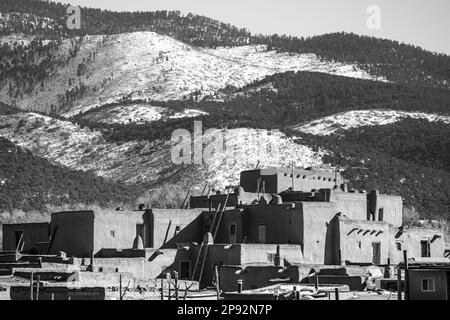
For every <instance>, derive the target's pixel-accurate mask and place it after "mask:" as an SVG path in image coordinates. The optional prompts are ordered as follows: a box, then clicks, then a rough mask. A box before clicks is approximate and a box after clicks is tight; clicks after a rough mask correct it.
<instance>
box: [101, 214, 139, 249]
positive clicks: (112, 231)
mask: <svg viewBox="0 0 450 320" xmlns="http://www.w3.org/2000/svg"><path fill="white" fill-rule="evenodd" d="M144 213H145V211H113V210H98V211H95V218H94V253H97V252H99V251H100V250H101V249H103V248H106V249H112V248H114V249H119V250H120V249H130V248H132V247H133V242H134V239H135V238H136V224H143V223H144V218H143V216H144Z"/></svg>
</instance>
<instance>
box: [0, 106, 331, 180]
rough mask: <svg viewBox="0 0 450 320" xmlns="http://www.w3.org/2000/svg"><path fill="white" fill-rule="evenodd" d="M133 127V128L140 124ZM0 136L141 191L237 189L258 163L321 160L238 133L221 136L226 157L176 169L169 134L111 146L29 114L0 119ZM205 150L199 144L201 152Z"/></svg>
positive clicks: (265, 134)
mask: <svg viewBox="0 0 450 320" xmlns="http://www.w3.org/2000/svg"><path fill="white" fill-rule="evenodd" d="M189 121H191V120H189ZM134 127H135V128H137V129H139V127H140V125H135V126H134ZM190 132H192V131H190ZM0 135H1V136H4V137H5V138H7V139H10V140H11V141H13V142H14V143H15V144H17V145H19V146H21V147H24V148H27V149H29V150H30V151H31V152H33V154H35V155H38V156H40V157H43V158H45V159H47V160H49V161H51V162H52V163H55V164H59V165H63V166H65V167H68V168H70V169H72V170H83V171H88V172H92V173H95V174H96V175H98V176H101V177H104V178H107V179H109V180H114V181H117V182H122V183H127V184H144V185H146V186H157V185H161V184H162V183H164V182H171V183H177V184H179V185H181V186H186V188H189V187H198V186H203V185H204V183H205V182H208V183H210V184H211V187H216V188H224V187H226V186H228V185H235V184H237V183H238V181H239V173H240V171H241V170H246V169H251V168H254V166H255V165H256V164H257V162H258V160H259V161H260V162H261V165H263V166H270V165H276V164H278V163H279V164H281V165H290V164H291V162H292V159H295V162H296V165H297V166H312V165H319V164H321V156H322V155H321V154H318V153H317V152H314V151H312V150H311V149H310V148H308V147H304V146H301V145H297V144H296V143H294V141H293V139H292V138H287V137H286V136H285V135H284V134H282V133H280V132H278V133H277V132H269V131H267V130H263V129H259V130H258V129H248V128H239V129H230V130H224V131H223V132H222V136H223V137H224V140H225V142H226V143H228V147H227V145H225V150H227V152H228V154H227V156H226V157H223V156H222V154H221V153H213V155H212V157H211V159H210V161H209V162H208V163H204V164H203V165H194V164H192V165H184V166H180V165H176V164H174V163H173V162H172V160H171V147H172V145H173V143H172V142H171V141H170V135H169V138H168V139H155V140H152V141H148V140H146V141H145V140H131V141H128V142H112V141H109V140H108V139H105V137H104V136H103V134H102V132H100V131H98V130H91V129H89V128H87V127H81V126H78V125H75V124H73V123H71V122H69V121H63V120H57V119H54V118H51V117H46V116H42V115H38V114H35V113H20V114H16V115H10V116H0ZM210 144H212V142H210ZM208 145H209V144H208V143H206V144H205V150H206V147H207V146H208ZM267 145H269V146H271V147H272V150H273V151H272V152H271V153H270V152H269V153H267V152H265V151H266V150H267V149H260V148H258V146H263V147H266V146H267ZM323 152H325V151H323Z"/></svg>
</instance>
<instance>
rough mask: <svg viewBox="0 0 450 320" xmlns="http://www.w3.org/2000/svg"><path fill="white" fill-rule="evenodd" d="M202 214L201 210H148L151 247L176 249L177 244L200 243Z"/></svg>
mask: <svg viewBox="0 0 450 320" xmlns="http://www.w3.org/2000/svg"><path fill="white" fill-rule="evenodd" d="M202 212H203V209H201V208H198V209H150V210H148V213H149V219H148V222H149V223H148V226H149V229H150V230H149V232H150V239H151V243H150V244H151V247H152V248H176V245H177V243H184V242H201V241H202V239H203V232H202V231H203V228H202V217H201V213H202ZM177 227H178V228H179V231H176V230H177Z"/></svg>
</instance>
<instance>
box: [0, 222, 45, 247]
mask: <svg viewBox="0 0 450 320" xmlns="http://www.w3.org/2000/svg"><path fill="white" fill-rule="evenodd" d="M2 230H3V245H2V248H3V249H2V250H3V251H15V250H16V247H15V236H14V232H15V231H22V232H23V238H22V240H23V241H24V246H23V251H22V252H23V253H38V252H39V249H40V246H39V245H37V244H36V242H48V241H49V240H50V224H49V223H21V224H3V227H2Z"/></svg>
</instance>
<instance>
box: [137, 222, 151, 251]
mask: <svg viewBox="0 0 450 320" xmlns="http://www.w3.org/2000/svg"><path fill="white" fill-rule="evenodd" d="M136 235H137V236H140V237H141V239H142V243H143V244H144V248H147V247H148V243H147V241H146V238H145V228H144V224H137V225H136Z"/></svg>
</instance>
